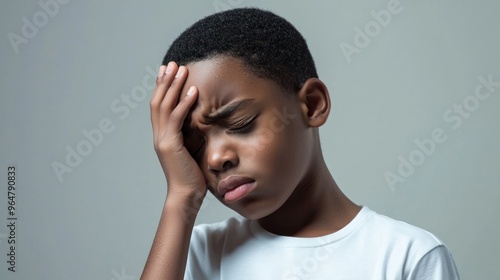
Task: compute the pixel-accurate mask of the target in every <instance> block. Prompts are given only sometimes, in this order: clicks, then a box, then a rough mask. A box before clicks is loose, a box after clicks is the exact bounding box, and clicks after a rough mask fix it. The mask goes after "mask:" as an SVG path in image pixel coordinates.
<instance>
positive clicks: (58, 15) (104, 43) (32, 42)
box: [0, 0, 500, 280]
mask: <svg viewBox="0 0 500 280" xmlns="http://www.w3.org/2000/svg"><path fill="white" fill-rule="evenodd" d="M47 2H52V3H58V2H53V1H48V0H42V1H41V3H47ZM66 2H67V3H63V1H62V0H61V3H58V4H57V9H55V8H54V7H55V6H54V5H53V6H52V11H55V10H57V11H56V12H51V13H52V15H48V12H45V11H44V9H43V8H42V6H40V4H39V3H38V1H5V0H4V1H1V2H0V13H1V17H0V23H1V25H0V35H1V36H3V37H2V38H3V39H2V40H1V47H0V59H1V66H0V69H1V70H0V71H1V76H0V81H1V99H0V113H1V115H0V135H1V146H0V166H1V168H0V170H1V172H0V182H1V183H0V186H1V188H0V191H1V194H0V209H1V210H0V213H1V214H2V216H1V217H0V220H1V221H2V222H1V224H2V226H0V252H1V258H0V259H1V260H2V261H1V264H0V278H1V279H115V280H121V279H138V278H139V276H140V273H141V271H142V268H143V265H144V262H145V260H146V257H147V254H148V252H149V249H150V245H151V242H152V239H153V236H154V233H155V230H156V226H157V223H158V220H159V216H160V212H161V209H162V205H163V201H164V198H165V193H166V188H165V178H164V176H163V173H162V170H161V167H160V165H159V163H158V160H157V158H156V155H155V153H154V150H153V147H152V136H151V134H152V131H151V126H150V122H149V95H150V92H151V90H150V85H151V84H152V83H153V78H152V77H151V74H150V72H151V71H149V70H148V69H153V70H152V71H153V72H156V69H157V67H158V65H159V63H160V61H161V58H162V56H163V54H164V52H165V51H166V49H167V48H168V46H169V44H170V43H171V42H172V40H173V39H174V38H175V37H176V36H177V35H178V34H179V33H180V32H181V31H183V30H184V29H185V28H186V27H187V26H189V25H190V24H192V23H193V22H194V21H196V20H197V19H199V18H201V17H203V16H206V15H209V14H212V13H214V12H216V11H217V10H220V9H226V8H230V7H244V6H256V7H260V8H265V9H269V10H271V11H274V12H276V13H278V14H279V15H281V16H283V17H285V18H286V19H288V20H289V21H290V22H292V23H293V24H294V25H295V26H296V27H297V28H298V29H299V31H301V32H302V33H303V35H304V37H305V38H306V39H307V41H308V44H309V46H310V49H311V51H312V53H313V56H314V58H315V61H316V64H317V68H318V71H319V75H320V78H321V79H322V80H323V81H324V82H325V83H326V84H327V86H328V87H329V90H330V93H331V97H332V103H333V109H332V114H331V117H330V119H329V120H328V122H327V124H326V125H325V126H324V127H323V128H322V130H321V137H322V145H323V150H324V153H325V157H326V160H327V162H328V165H329V167H330V169H331V171H332V173H333V175H334V177H335V178H336V180H337V182H338V183H339V185H340V186H341V188H342V189H343V190H344V191H345V192H346V193H347V195H348V196H349V197H351V198H352V199H353V200H354V201H355V202H356V203H358V204H363V205H368V206H369V207H370V208H372V209H374V210H376V211H378V212H380V213H383V214H386V215H388V216H391V217H394V218H397V219H401V220H404V221H407V222H409V223H411V224H414V225H417V226H419V227H422V228H424V229H427V230H429V231H431V232H433V233H435V234H436V235H437V236H438V237H439V238H440V239H442V240H443V241H444V242H445V243H446V244H447V245H448V247H449V248H450V250H451V251H452V253H453V255H454V257H455V260H456V263H457V265H458V267H459V270H460V272H461V275H462V277H463V279H497V278H496V276H495V274H498V272H497V267H496V266H498V263H499V257H498V253H497V252H498V251H500V243H499V242H498V236H499V226H498V223H497V222H498V217H497V215H498V214H499V210H500V204H499V203H498V200H499V198H500V195H499V194H500V191H499V190H500V188H499V187H500V175H499V174H500V172H498V167H499V166H500V157H499V155H500V149H499V147H498V143H499V126H498V120H499V117H500V111H499V110H498V108H499V105H500V87H499V86H495V87H492V88H491V89H492V90H495V91H494V92H493V93H491V95H490V96H489V97H488V98H483V99H484V100H479V102H477V103H474V97H473V96H474V92H475V89H476V87H477V86H478V85H480V82H479V80H478V78H479V77H481V76H482V77H485V78H487V77H488V75H490V74H491V75H492V79H493V80H494V81H500V55H499V54H498V50H499V49H500V37H499V36H498V28H499V27H500V16H499V12H500V4H499V3H500V2H498V1H493V0H491V1H451V0H447V1H431V0H419V1H410V0H401V1H400V2H399V6H398V7H399V8H398V9H399V12H398V13H394V14H392V16H391V21H390V23H388V24H385V25H386V26H383V27H381V28H380V30H376V29H375V28H376V26H377V24H376V23H375V19H374V16H373V15H372V14H371V13H370V11H372V10H373V11H375V12H378V11H380V10H383V9H387V6H388V3H390V2H391V1H372V0H364V1H347V0H345V1H328V2H327V1H307V2H306V1H286V2H285V1H272V2H271V1H252V0H220V1H219V0H218V1H214V2H213V1H201V0H199V1H194V0H192V1H152V0H150V1H117V0H114V1H96V0H94V1H77V0H73V1H67V0H66ZM392 2H393V4H394V5H396V4H397V3H398V2H394V1H392ZM221 3H222V4H221ZM44 13H45V18H44V15H43V14H44ZM23 17H24V18H25V19H26V20H27V21H29V22H31V24H35V23H37V24H38V25H39V26H38V27H37V26H36V25H34V27H36V32H35V31H33V29H31V30H25V35H28V36H29V37H31V38H28V37H27V36H24V35H23V26H24V25H27V23H26V21H23ZM34 17H35V18H34ZM44 19H46V22H45V24H43V23H44ZM378 26H379V27H380V24H379V25H378ZM356 27H358V28H360V29H361V30H365V27H368V28H372V29H371V32H372V33H371V34H372V35H373V37H371V38H370V42H369V43H368V44H366V46H362V48H358V52H357V53H353V54H352V55H350V56H346V55H344V53H343V51H342V49H341V47H340V46H341V45H342V44H343V45H345V44H350V45H352V46H353V47H356V43H355V36H356ZM26 28H27V27H24V29H26ZM29 31H31V33H30V32H29ZM377 31H378V32H377ZM9 34H10V35H9ZM12 34H17V36H18V37H17V39H19V37H22V38H24V40H23V42H22V43H19V44H18V45H16V44H13V43H11V40H10V39H9V36H10V37H12V36H13V35H12ZM358 43H359V42H358ZM358 46H361V45H359V44H358ZM153 75H154V74H153ZM141 88H142V89H144V88H146V91H147V96H146V95H145V94H144V93H143V92H142V93H141ZM148 88H149V89H148ZM485 90H486V89H485V88H483V89H482V92H487V91H485ZM132 93H133V94H135V95H136V96H135V98H136V99H130V102H129V103H126V102H127V101H125V99H122V98H127V96H129V97H130V96H131V94H132ZM141 94H142V95H141ZM122 95H123V97H122ZM475 100H476V101H477V99H475ZM464 101H465V102H466V103H467V102H468V103H467V104H468V105H467V106H468V107H467V108H469V109H470V112H467V113H468V114H467V115H464V116H463V117H462V116H460V115H459V114H458V113H455V112H452V113H450V112H449V111H448V110H453V108H454V107H453V106H454V104H462V103H463V102H464ZM127 110H128V113H126V111H127ZM447 112H448V113H449V114H451V115H449V116H453V117H454V121H453V122H450V121H446V119H445V118H444V117H443V114H445V113H447ZM459 116H460V117H459ZM457 118H458V119H460V120H461V121H462V123H461V125H460V126H458V125H457V123H456V121H458V120H457ZM106 119H109V121H110V122H112V126H113V127H114V130H113V131H112V132H110V133H104V134H103V137H102V139H101V140H100V142H96V145H92V146H91V149H92V150H91V151H89V150H86V151H87V152H88V155H86V156H84V157H82V160H81V162H79V163H78V164H74V165H75V166H74V167H71V170H72V171H71V172H67V173H64V174H62V176H61V179H62V180H59V179H58V177H57V176H56V173H55V172H54V170H53V166H52V164H53V163H54V162H59V163H61V164H64V165H67V164H66V160H65V157H66V155H67V153H68V152H67V150H66V147H67V146H69V147H71V149H77V147H78V145H79V144H80V146H81V145H85V143H84V142H85V141H86V137H85V136H84V134H83V133H82V131H83V130H87V131H92V130H93V129H97V128H99V123H100V122H101V121H103V120H106ZM454 125H455V126H454ZM434 129H441V130H442V131H443V133H444V134H445V135H446V140H445V141H444V142H443V143H437V144H436V147H435V149H434V150H433V151H431V152H428V154H429V155H425V158H423V159H422V158H418V155H419V152H418V149H419V148H418V146H417V144H416V143H415V141H416V140H423V139H426V138H430V137H431V134H432V131H433V130H434ZM82 143H83V144H82ZM80 148H85V147H84V146H81V147H80ZM84 151H85V150H84ZM412 154H413V156H416V158H414V162H415V160H416V161H418V160H420V162H418V165H414V166H415V170H414V171H413V173H412V174H411V175H409V176H407V178H405V180H404V182H397V183H396V184H394V185H393V186H392V187H391V184H389V183H388V182H387V180H386V178H385V176H384V174H385V173H386V172H392V173H394V174H396V175H398V165H400V157H402V158H405V159H406V160H408V159H409V157H410V155H412ZM420 155H423V153H422V152H420ZM9 165H15V166H16V168H17V193H16V196H17V209H16V216H17V217H18V221H17V228H16V238H17V240H16V241H17V244H16V245H17V247H16V250H17V251H16V256H17V263H16V270H17V271H16V272H15V273H12V272H9V271H7V263H6V259H7V256H6V254H7V248H8V246H7V245H8V244H7V237H8V229H7V227H6V224H7V220H6V219H7V213H6V209H7V199H6V194H7V190H6V184H7V183H6V182H7V178H6V176H7V166H9ZM68 170H69V169H68ZM231 215H235V214H234V213H233V212H230V211H229V210H228V209H225V208H224V207H223V206H222V205H221V204H220V203H219V202H218V201H217V200H216V199H214V198H213V197H212V196H208V197H207V199H206V201H205V204H204V208H203V210H202V213H201V214H200V215H199V217H198V223H200V222H213V221H218V220H221V219H224V218H226V217H229V216H231ZM495 217H497V218H495ZM496 221H497V222H496Z"/></svg>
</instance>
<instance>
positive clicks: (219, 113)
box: [205, 98, 255, 124]
mask: <svg viewBox="0 0 500 280" xmlns="http://www.w3.org/2000/svg"><path fill="white" fill-rule="evenodd" d="M254 101H255V99H254V98H249V99H242V100H238V101H235V102H232V103H229V104H226V105H224V106H222V107H220V108H219V109H217V110H215V111H214V112H211V113H209V114H208V115H207V116H205V121H206V123H207V124H213V123H216V122H218V121H220V120H223V119H225V118H227V117H229V116H231V115H232V114H234V112H236V111H238V110H241V109H243V108H245V107H248V106H249V105H251V104H252V103H253V102H254Z"/></svg>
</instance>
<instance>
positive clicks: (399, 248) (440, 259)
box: [359, 207, 459, 279]
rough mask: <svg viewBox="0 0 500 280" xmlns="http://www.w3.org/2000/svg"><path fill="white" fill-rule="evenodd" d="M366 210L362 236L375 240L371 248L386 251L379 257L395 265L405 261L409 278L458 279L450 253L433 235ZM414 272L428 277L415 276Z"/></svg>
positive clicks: (404, 265) (404, 269) (361, 230)
mask: <svg viewBox="0 0 500 280" xmlns="http://www.w3.org/2000/svg"><path fill="white" fill-rule="evenodd" d="M364 210H365V215H367V218H366V222H365V224H364V226H363V227H361V228H360V236H359V237H360V238H362V239H365V240H367V239H368V240H370V241H371V242H373V244H375V245H374V246H373V247H372V249H374V250H380V252H384V253H383V254H382V255H379V258H381V259H384V260H386V261H387V263H392V264H393V265H394V264H395V263H396V262H400V261H398V259H399V260H404V262H403V275H408V276H411V277H409V278H408V279H459V277H458V272H457V269H456V266H455V264H454V261H453V258H452V255H451V253H450V252H449V250H448V248H447V247H446V245H445V244H444V243H443V242H442V241H441V240H440V239H439V238H438V237H436V236H435V235H434V234H432V233H430V232H429V231H427V230H424V229H422V228H419V227H416V226H414V225H411V224H408V223H406V222H403V221H399V220H396V219H393V218H390V217H387V216H385V215H381V214H378V213H376V212H374V211H372V210H370V209H368V208H367V207H365V208H364ZM415 275H427V276H429V277H428V278H426V277H424V278H418V277H417V278H414V276H415ZM430 275H433V277H430ZM436 275H441V276H443V278H439V277H437V278H436V277H435V276H436ZM445 276H446V277H445Z"/></svg>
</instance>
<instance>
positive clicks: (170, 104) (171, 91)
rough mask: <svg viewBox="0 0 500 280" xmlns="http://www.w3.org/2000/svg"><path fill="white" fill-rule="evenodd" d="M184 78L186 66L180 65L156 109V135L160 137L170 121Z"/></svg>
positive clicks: (185, 76)
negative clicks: (158, 107)
mask: <svg viewBox="0 0 500 280" xmlns="http://www.w3.org/2000/svg"><path fill="white" fill-rule="evenodd" d="M171 75H173V74H171ZM186 78H187V68H186V66H180V67H179V69H178V70H177V73H176V74H175V76H174V77H173V80H172V82H171V84H170V86H169V88H168V89H167V92H166V93H165V94H164V97H163V100H162V101H161V104H160V109H159V111H158V137H162V135H164V134H165V131H166V129H167V126H168V124H169V123H170V118H171V114H172V111H173V110H174V109H175V108H176V106H177V103H178V102H179V99H180V94H181V90H182V87H183V86H184V82H185V81H186Z"/></svg>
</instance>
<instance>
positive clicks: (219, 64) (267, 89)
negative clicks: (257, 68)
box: [183, 56, 284, 114]
mask: <svg viewBox="0 0 500 280" xmlns="http://www.w3.org/2000/svg"><path fill="white" fill-rule="evenodd" d="M186 67H187V68H188V77H187V80H186V82H185V85H184V87H183V96H184V95H185V93H186V92H187V90H188V89H189V88H190V87H191V86H196V87H197V88H198V91H199V94H198V99H197V101H196V103H195V104H194V110H193V114H194V113H202V114H207V113H210V112H212V111H214V110H217V109H218V108H220V107H221V106H223V105H225V104H228V103H230V102H232V101H236V100H241V99H248V98H252V99H255V100H257V101H263V102H282V101H283V100H282V98H283V97H284V93H283V92H282V88H281V87H280V86H279V85H278V84H277V83H275V82H274V81H272V80H269V79H263V78H259V77H257V76H255V75H254V74H252V73H250V72H249V71H248V70H246V69H245V66H244V64H243V63H242V62H241V60H239V59H237V58H233V57H227V56H219V57H216V58H212V59H207V60H202V61H198V62H194V63H189V64H187V65H186Z"/></svg>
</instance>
